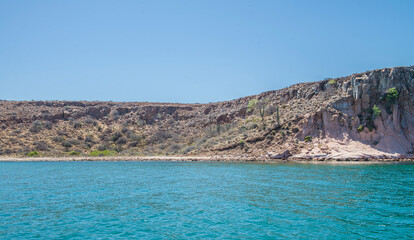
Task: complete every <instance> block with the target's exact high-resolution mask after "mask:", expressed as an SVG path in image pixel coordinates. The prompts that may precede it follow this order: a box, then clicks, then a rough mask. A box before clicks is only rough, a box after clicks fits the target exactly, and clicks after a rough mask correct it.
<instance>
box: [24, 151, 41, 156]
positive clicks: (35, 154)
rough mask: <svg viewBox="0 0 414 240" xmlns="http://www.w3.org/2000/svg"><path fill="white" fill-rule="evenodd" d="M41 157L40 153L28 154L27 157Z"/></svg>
mask: <svg viewBox="0 0 414 240" xmlns="http://www.w3.org/2000/svg"><path fill="white" fill-rule="evenodd" d="M39 155H40V153H39V152H38V151H33V152H29V153H28V154H27V156H29V157H36V156H39Z"/></svg>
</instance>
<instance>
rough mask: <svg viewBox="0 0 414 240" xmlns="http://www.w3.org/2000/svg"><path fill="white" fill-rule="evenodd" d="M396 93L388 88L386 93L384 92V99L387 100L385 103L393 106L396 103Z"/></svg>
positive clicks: (395, 90) (393, 89)
mask: <svg viewBox="0 0 414 240" xmlns="http://www.w3.org/2000/svg"><path fill="white" fill-rule="evenodd" d="M398 95H399V94H398V91H397V89H395V88H389V89H388V90H387V91H386V92H385V99H386V100H387V102H389V103H390V104H394V103H396V102H397V99H398Z"/></svg>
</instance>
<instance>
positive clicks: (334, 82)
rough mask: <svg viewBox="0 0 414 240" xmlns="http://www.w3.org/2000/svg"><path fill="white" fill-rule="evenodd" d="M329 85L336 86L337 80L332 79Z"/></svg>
mask: <svg viewBox="0 0 414 240" xmlns="http://www.w3.org/2000/svg"><path fill="white" fill-rule="evenodd" d="M328 84H329V85H335V84H336V81H335V79H331V80H329V82H328Z"/></svg>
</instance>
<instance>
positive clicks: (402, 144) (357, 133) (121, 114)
mask: <svg viewBox="0 0 414 240" xmlns="http://www.w3.org/2000/svg"><path fill="white" fill-rule="evenodd" d="M0 113H1V114H0V154H1V155H2V156H26V155H29V156H36V155H45V156H64V155H203V156H209V155H217V154H219V155H230V156H253V157H260V156H261V157H271V158H287V157H289V156H292V155H293V156H292V157H321V158H360V157H385V155H386V156H390V155H392V156H397V155H405V154H410V153H411V152H412V151H413V144H414V130H413V127H414V116H413V115H414V67H396V68H386V69H381V70H374V71H369V72H365V73H359V74H354V75H351V76H348V77H342V78H336V79H326V80H324V81H320V82H312V83H302V84H296V85H293V86H291V87H288V88H285V89H281V90H276V91H269V92H264V93H262V94H259V95H256V96H249V97H244V98H240V99H236V100H232V101H226V102H218V103H211V104H169V103H133V102H126V103H119V102H69V101H19V102H16V101H0Z"/></svg>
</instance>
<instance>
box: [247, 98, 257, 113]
mask: <svg viewBox="0 0 414 240" xmlns="http://www.w3.org/2000/svg"><path fill="white" fill-rule="evenodd" d="M258 102H259V101H257V99H252V100H250V101H249V103H248V104H247V112H252V111H253V109H254V107H256V104H257V103H258Z"/></svg>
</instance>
